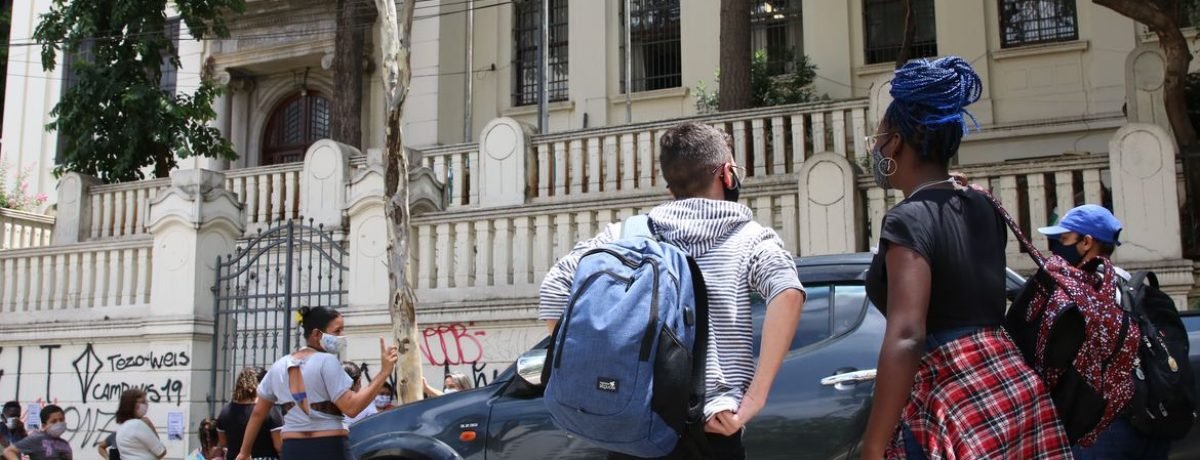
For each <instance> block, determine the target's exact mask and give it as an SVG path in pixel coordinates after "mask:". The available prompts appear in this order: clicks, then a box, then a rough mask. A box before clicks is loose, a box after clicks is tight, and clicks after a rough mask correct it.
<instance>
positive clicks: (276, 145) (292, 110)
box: [262, 91, 330, 166]
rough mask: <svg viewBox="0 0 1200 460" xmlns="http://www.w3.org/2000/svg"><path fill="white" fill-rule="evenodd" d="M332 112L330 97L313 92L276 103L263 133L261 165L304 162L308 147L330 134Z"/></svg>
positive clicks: (298, 94)
mask: <svg viewBox="0 0 1200 460" xmlns="http://www.w3.org/2000/svg"><path fill="white" fill-rule="evenodd" d="M329 111H330V107H329V99H326V98H325V96H322V95H320V94H317V93H315V92H312V91H308V92H305V93H297V94H296V95H294V96H292V97H289V98H287V99H285V100H284V101H283V102H280V103H279V105H277V106H275V110H274V111H273V112H271V118H270V119H269V120H268V121H267V132H266V134H265V135H264V136H263V149H262V165H263V166H267V165H275V164H281V163H295V162H298V161H304V152H305V151H307V150H308V147H309V146H311V145H313V143H315V142H317V141H319V140H321V139H325V138H328V137H329V134H330V128H329V123H330V113H329Z"/></svg>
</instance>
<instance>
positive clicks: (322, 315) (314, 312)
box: [300, 307, 342, 339]
mask: <svg viewBox="0 0 1200 460" xmlns="http://www.w3.org/2000/svg"><path fill="white" fill-rule="evenodd" d="M341 316H342V314H341V313H339V312H338V311H337V310H334V309H332V308H329V307H301V308H300V326H301V327H302V328H303V329H304V337H305V338H306V339H307V338H308V337H310V336H312V332H313V331H316V330H325V328H326V327H328V326H329V323H331V322H333V320H335V319H338V318H340V317H341Z"/></svg>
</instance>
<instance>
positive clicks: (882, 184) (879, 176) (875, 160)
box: [871, 139, 896, 190]
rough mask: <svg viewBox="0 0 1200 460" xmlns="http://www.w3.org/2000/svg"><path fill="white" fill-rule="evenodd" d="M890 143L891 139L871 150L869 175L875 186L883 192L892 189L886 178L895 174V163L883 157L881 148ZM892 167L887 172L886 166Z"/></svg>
mask: <svg viewBox="0 0 1200 460" xmlns="http://www.w3.org/2000/svg"><path fill="white" fill-rule="evenodd" d="M888 142H891V139H888V140H887V141H884V142H883V143H882V144H879V145H877V146H875V147H873V148H872V149H871V173H872V175H873V176H874V178H875V185H878V186H879V188H882V189H884V190H887V189H890V188H892V184H891V181H890V180H888V178H889V177H890V176H891V175H892V174H895V173H896V171H895V164H896V161H895V160H892V159H890V158H888V157H885V156H883V146H885V145H887V143H888ZM887 165H892V168H890V169H891V171H888V169H889V168H888V166H887Z"/></svg>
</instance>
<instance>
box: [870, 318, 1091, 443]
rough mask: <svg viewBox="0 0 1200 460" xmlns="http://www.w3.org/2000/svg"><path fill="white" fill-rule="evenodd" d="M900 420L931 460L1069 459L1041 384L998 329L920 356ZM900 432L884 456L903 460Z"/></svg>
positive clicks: (1060, 427) (1018, 352)
mask: <svg viewBox="0 0 1200 460" xmlns="http://www.w3.org/2000/svg"><path fill="white" fill-rule="evenodd" d="M900 421H901V423H903V424H905V425H907V426H908V428H909V429H910V430H912V433H913V435H914V437H915V438H916V439H917V441H918V442H919V443H920V444H921V445H922V447H923V448H924V450H925V453H926V455H927V456H928V457H929V458H930V459H933V460H940V459H945V460H955V459H987V458H1004V459H1062V458H1071V447H1070V445H1069V444H1068V441H1067V435H1066V433H1065V432H1064V431H1063V429H1062V425H1060V424H1059V421H1058V414H1057V413H1056V412H1055V410H1054V403H1052V402H1051V401H1050V397H1049V396H1048V395H1047V393H1046V389H1045V387H1044V386H1043V385H1042V381H1041V379H1039V378H1038V376H1037V374H1035V373H1034V372H1033V370H1032V369H1030V368H1029V366H1028V365H1026V364H1025V361H1024V359H1023V358H1022V357H1021V352H1020V351H1018V350H1017V347H1016V345H1014V344H1013V343H1012V340H1011V339H1010V338H1009V337H1008V334H1006V333H1005V332H1004V331H1003V330H1001V329H987V330H983V331H980V332H977V333H975V334H971V335H968V336H965V337H962V338H960V339H958V340H955V341H954V342H951V343H948V344H946V345H943V346H941V347H939V348H937V349H936V350H933V351H931V352H929V353H926V354H925V357H924V358H923V359H922V360H921V367H920V368H919V369H918V370H917V376H916V380H915V382H914V385H913V391H912V394H911V395H910V396H909V400H908V405H907V406H905V408H904V411H903V413H902V414H901V417H900ZM900 433H901V432H900V429H899V428H898V429H897V432H896V436H895V437H894V438H893V442H892V445H891V447H890V448H889V449H888V452H887V458H889V459H902V458H905V454H904V441H903V437H902V436H901V434H900Z"/></svg>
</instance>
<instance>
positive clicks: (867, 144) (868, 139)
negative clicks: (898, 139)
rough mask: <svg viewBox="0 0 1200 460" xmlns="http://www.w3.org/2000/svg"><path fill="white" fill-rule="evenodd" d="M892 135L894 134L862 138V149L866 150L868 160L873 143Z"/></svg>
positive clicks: (873, 147) (880, 134)
mask: <svg viewBox="0 0 1200 460" xmlns="http://www.w3.org/2000/svg"><path fill="white" fill-rule="evenodd" d="M892 134H895V133H879V134H871V135H869V136H863V148H864V149H866V150H867V155H868V158H869V156H870V155H871V151H872V150H874V149H875V142H876V141H878V139H879V138H881V137H885V136H891V135H892Z"/></svg>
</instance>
